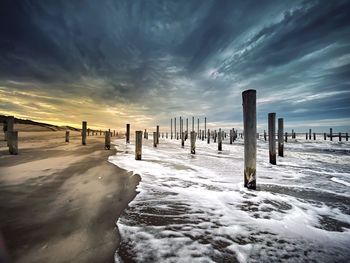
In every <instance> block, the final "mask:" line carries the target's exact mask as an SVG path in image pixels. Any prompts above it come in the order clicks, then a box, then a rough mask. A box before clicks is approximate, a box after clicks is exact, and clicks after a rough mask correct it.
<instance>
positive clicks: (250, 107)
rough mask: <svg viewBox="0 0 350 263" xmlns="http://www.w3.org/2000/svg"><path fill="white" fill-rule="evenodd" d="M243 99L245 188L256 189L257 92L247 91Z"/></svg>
mask: <svg viewBox="0 0 350 263" xmlns="http://www.w3.org/2000/svg"><path fill="white" fill-rule="evenodd" d="M242 99H243V103H242V104H243V127H244V186H245V187H247V188H249V189H256V137H255V135H256V90H246V91H243V93H242Z"/></svg>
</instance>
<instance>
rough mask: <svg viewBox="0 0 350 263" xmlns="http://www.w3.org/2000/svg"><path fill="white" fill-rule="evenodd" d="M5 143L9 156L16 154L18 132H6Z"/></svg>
mask: <svg viewBox="0 0 350 263" xmlns="http://www.w3.org/2000/svg"><path fill="white" fill-rule="evenodd" d="M7 143H8V146H9V152H10V154H13V155H17V154H18V131H7Z"/></svg>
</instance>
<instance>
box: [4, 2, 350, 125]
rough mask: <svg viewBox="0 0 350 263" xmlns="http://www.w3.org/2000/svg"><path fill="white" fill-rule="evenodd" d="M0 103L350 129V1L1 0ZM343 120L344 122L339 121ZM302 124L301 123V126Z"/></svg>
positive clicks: (87, 114) (133, 119)
mask: <svg viewBox="0 0 350 263" xmlns="http://www.w3.org/2000/svg"><path fill="white" fill-rule="evenodd" d="M0 6H1V7H0V34H1V38H0V101H1V106H0V111H1V112H3V113H5V114H6V113H8V114H15V115H18V116H24V117H29V118H34V119H38V120H46V121H51V122H55V123H67V124H71V125H76V126H77V125H79V123H80V121H81V120H82V119H86V120H88V122H89V123H91V125H92V126H96V127H105V128H107V127H115V128H117V126H118V127H124V124H125V123H126V122H130V123H133V124H135V125H136V126H137V127H139V128H143V127H153V126H154V125H156V124H157V123H160V124H161V125H162V126H164V125H167V126H168V125H169V122H170V121H169V119H170V118H171V117H174V116H188V117H191V116H198V117H201V118H203V117H204V116H207V117H208V121H209V122H211V125H214V124H215V125H220V126H222V127H238V126H239V127H241V122H242V109H241V92H242V91H243V90H245V89H247V88H254V89H256V90H257V92H258V93H257V94H258V121H259V127H260V128H261V129H263V128H264V127H265V126H266V125H265V124H266V117H267V113H268V112H277V115H278V116H280V117H284V118H285V120H286V126H287V127H288V125H290V126H295V127H301V128H300V129H303V128H305V127H307V126H308V125H312V126H313V127H317V126H318V125H317V124H319V126H320V128H321V127H323V128H324V127H327V126H329V125H333V127H339V129H343V130H344V129H349V126H350V103H349V102H350V84H349V83H350V24H349V22H348V21H350V15H349V14H350V2H349V1H340V0H339V1H288V2H286V1H267V0H264V1H260V2H259V3H258V2H256V1H165V0H164V1H127V0H125V1H111V0H105V1H100V2H96V1H20V0H18V1H15V0H7V1H2V3H1V4H0ZM337 120H338V121H337ZM297 129H298V128H297Z"/></svg>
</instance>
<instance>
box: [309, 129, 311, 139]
mask: <svg viewBox="0 0 350 263" xmlns="http://www.w3.org/2000/svg"><path fill="white" fill-rule="evenodd" d="M309 140H311V129H309Z"/></svg>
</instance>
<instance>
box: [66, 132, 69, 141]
mask: <svg viewBox="0 0 350 263" xmlns="http://www.w3.org/2000/svg"><path fill="white" fill-rule="evenodd" d="M66 142H69V131H66Z"/></svg>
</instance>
